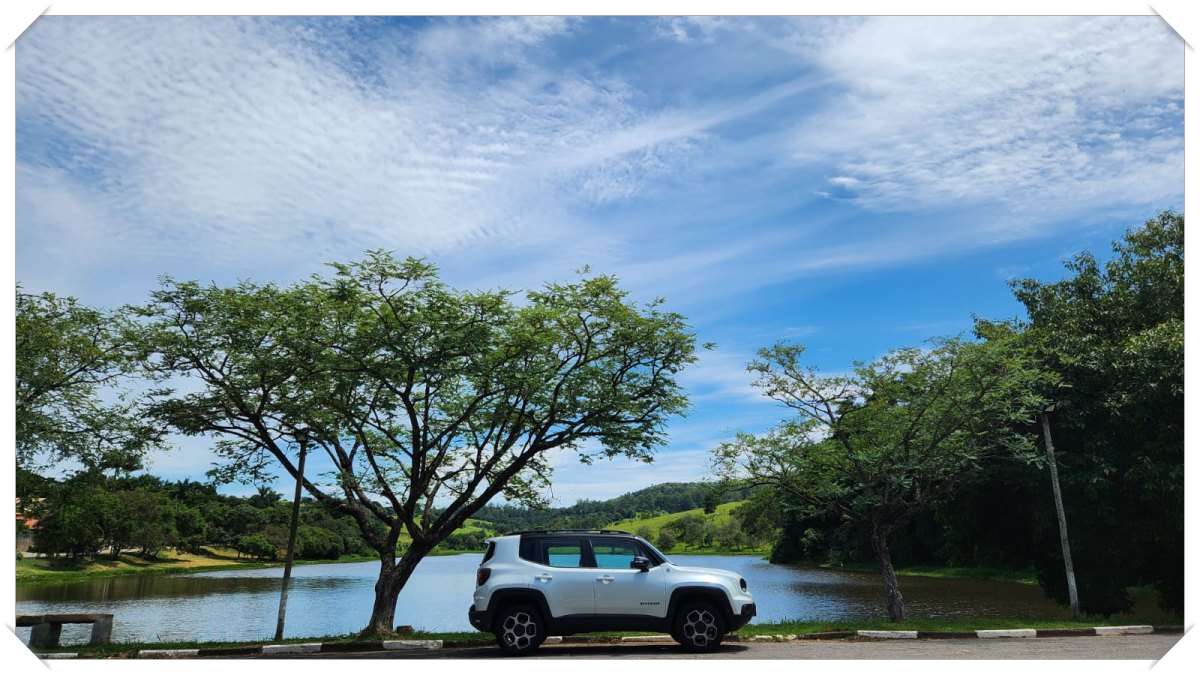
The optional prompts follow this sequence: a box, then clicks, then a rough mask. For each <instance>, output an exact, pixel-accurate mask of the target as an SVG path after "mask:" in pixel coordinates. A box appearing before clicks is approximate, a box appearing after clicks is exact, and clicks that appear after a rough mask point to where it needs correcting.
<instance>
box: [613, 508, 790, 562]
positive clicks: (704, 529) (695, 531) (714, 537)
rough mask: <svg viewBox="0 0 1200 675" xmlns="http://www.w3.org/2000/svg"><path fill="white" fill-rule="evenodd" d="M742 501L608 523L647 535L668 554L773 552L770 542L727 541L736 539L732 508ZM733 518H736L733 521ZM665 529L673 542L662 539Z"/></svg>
mask: <svg viewBox="0 0 1200 675" xmlns="http://www.w3.org/2000/svg"><path fill="white" fill-rule="evenodd" d="M742 503H743V502H740V501H738V502H728V503H725V504H719V505H717V508H716V511H714V512H713V513H705V512H704V509H703V508H696V509H689V510H687V511H679V512H676V513H668V514H665V515H657V516H653V517H642V518H637V517H635V518H626V519H625V520H619V521H617V522H615V523H611V524H610V525H608V526H607V527H608V528H609V529H614V530H625V531H626V532H633V533H635V534H639V535H641V536H644V537H646V538H647V539H649V540H650V541H651V543H653V544H655V545H656V546H658V547H659V548H660V549H662V550H663V552H664V553H667V554H668V555H669V554H671V553H685V554H687V553H695V554H699V553H710V554H711V553H719V554H753V555H766V554H768V553H770V552H771V543H770V542H758V541H749V540H747V541H744V542H742V543H740V544H732V545H731V544H729V543H727V542H728V540H731V539H732V540H736V539H737V537H736V536H735V535H732V532H730V530H731V529H732V530H738V529H740V528H738V526H737V522H736V520H735V516H734V513H733V512H734V511H735V510H736V509H737V508H738V507H739V506H741V505H742ZM687 521H690V522H687ZM731 521H735V522H733V523H731ZM685 523H687V524H685ZM663 530H668V531H670V532H671V534H672V536H673V538H674V539H675V544H674V545H673V546H669V547H667V546H666V545H665V544H666V543H667V542H665V541H663ZM705 542H707V543H705Z"/></svg>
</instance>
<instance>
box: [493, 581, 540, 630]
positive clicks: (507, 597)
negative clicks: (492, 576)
mask: <svg viewBox="0 0 1200 675" xmlns="http://www.w3.org/2000/svg"><path fill="white" fill-rule="evenodd" d="M510 605H532V606H533V607H534V608H535V609H537V611H538V612H540V613H541V615H542V622H543V623H545V624H547V625H549V624H550V622H551V621H553V620H554V617H553V616H552V615H551V614H550V605H549V603H547V602H546V596H544V595H542V593H541V592H540V591H535V590H533V589H528V588H502V589H500V590H497V591H496V592H494V593H492V598H491V600H490V601H489V602H488V619H487V626H485V628H486V629H487V630H488V631H489V632H491V631H492V630H494V629H495V627H496V615H498V614H499V613H500V610H502V609H504V608H505V607H508V606H510Z"/></svg>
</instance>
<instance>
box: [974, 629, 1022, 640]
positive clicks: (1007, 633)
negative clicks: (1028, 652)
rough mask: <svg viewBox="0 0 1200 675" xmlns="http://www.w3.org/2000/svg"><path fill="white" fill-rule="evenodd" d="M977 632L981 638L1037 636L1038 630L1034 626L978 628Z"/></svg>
mask: <svg viewBox="0 0 1200 675" xmlns="http://www.w3.org/2000/svg"><path fill="white" fill-rule="evenodd" d="M975 634H976V635H977V636H979V638H980V639H983V640H988V639H996V638H1035V637H1037V631H1036V630H1034V629H1033V628H1009V629H1004V630H977V631H975Z"/></svg>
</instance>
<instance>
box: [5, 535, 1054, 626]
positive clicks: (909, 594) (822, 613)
mask: <svg viewBox="0 0 1200 675" xmlns="http://www.w3.org/2000/svg"><path fill="white" fill-rule="evenodd" d="M479 558H480V556H479V555H478V554H463V555H455V556H439V557H431V558H427V559H425V560H424V561H422V563H421V564H420V565H419V566H418V567H417V570H416V572H415V573H414V574H413V577H412V579H411V580H410V581H409V584H408V586H407V587H406V588H405V589H404V592H403V593H401V594H400V601H399V603H398V604H397V608H396V623H397V624H400V625H405V624H407V625H412V626H416V627H417V628H420V629H424V630H432V631H469V630H471V627H470V624H468V623H467V619H466V611H467V606H468V605H469V604H470V602H471V595H472V591H473V589H474V586H475V568H476V566H477V565H478V564H479ZM671 558H672V560H673V561H674V562H676V563H677V564H680V565H689V566H696V567H718V568H723V569H728V570H733V571H735V572H738V573H739V574H741V575H742V576H743V577H745V578H746V580H747V581H748V582H749V584H750V590H751V592H752V593H753V594H754V597H755V601H756V603H757V605H758V612H759V616H758V617H757V618H756V619H755V622H757V623H763V622H770V621H779V620H784V619H831V620H832V619H862V618H882V617H885V616H886V611H885V608H884V606H883V598H882V591H881V589H880V584H879V580H878V576H877V575H875V574H866V573H855V572H844V571H839V570H827V569H817V568H811V567H792V566H785V565H771V564H769V563H767V562H766V561H765V560H762V559H759V558H754V557H749V556H685V555H679V556H672V557H671ZM378 571H379V564H378V563H369V562H368V563H343V564H333V565H308V566H302V567H297V568H295V569H294V570H293V571H292V575H293V576H292V583H291V587H290V589H289V591H288V615H287V630H286V631H285V635H286V636H288V637H294V636H322V635H344V634H347V633H352V632H355V631H357V630H360V629H361V628H362V627H363V626H364V625H366V622H367V619H368V618H369V616H370V612H371V604H372V602H373V600H374V584H375V578H376V575H377V574H378ZM281 576H282V570H281V569H280V568H267V569H254V570H248V569H232V570H224V571H218V572H200V573H196V574H188V575H168V576H160V575H146V576H140V577H121V578H114V579H98V580H94V581H87V582H80V583H73V584H62V585H47V586H18V587H17V596H16V599H17V607H16V611H17V613H18V614H40V613H51V612H54V613H61V612H109V613H112V614H113V615H114V619H113V640H114V641H117V642H120V641H165V640H267V639H270V638H271V637H272V636H273V635H274V632H275V617H276V612H277V610H278V606H279V588H280V578H281ZM900 583H901V590H902V591H903V593H904V599H905V606H906V609H907V611H908V614H909V615H910V616H912V617H991V616H996V617H1000V616H1005V617H1012V616H1019V617H1028V618H1034V617H1047V618H1050V617H1054V618H1061V617H1066V616H1069V614H1068V613H1067V612H1066V611H1065V610H1064V609H1063V608H1060V607H1058V606H1057V605H1055V604H1054V603H1052V602H1050V601H1049V600H1047V599H1046V598H1045V597H1044V596H1043V594H1042V591H1041V589H1039V588H1038V587H1036V586H1023V585H1019V584H1011V583H1001V582H988V581H975V580H950V579H931V578H920V577H904V578H902V579H901V581H900ZM29 630H30V629H28V628H24V629H18V631H19V634H20V635H21V636H22V639H24V640H26V641H28V639H29ZM74 633H75V631H74V630H73V629H71V628H70V627H64V630H63V643H64V644H71V643H72V641H76V642H86V641H87V637H88V633H87V628H86V627H81V628H80V630H79V631H78V633H79V635H78V636H77V637H76V636H75V635H74Z"/></svg>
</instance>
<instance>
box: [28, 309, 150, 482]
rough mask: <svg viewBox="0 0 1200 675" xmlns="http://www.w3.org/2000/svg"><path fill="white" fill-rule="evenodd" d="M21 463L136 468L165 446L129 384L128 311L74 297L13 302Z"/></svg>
mask: <svg viewBox="0 0 1200 675" xmlns="http://www.w3.org/2000/svg"><path fill="white" fill-rule="evenodd" d="M16 311H17V316H16V331H15V337H16V356H17V360H16V370H15V375H16V415H15V427H16V456H17V465H18V466H19V467H22V468H24V469H27V470H36V469H37V468H39V466H41V465H42V464H43V463H47V464H52V463H55V462H60V461H64V460H73V461H76V462H79V463H80V464H82V465H83V466H84V467H86V468H88V469H97V468H119V469H125V470H131V469H136V468H138V467H140V466H141V458H142V457H143V456H144V455H145V453H146V452H148V451H149V450H151V449H156V448H161V447H162V441H163V438H164V435H163V431H162V430H161V428H160V427H158V426H157V425H154V424H150V423H148V421H147V420H146V419H145V417H144V415H142V414H140V412H139V410H140V409H141V406H142V403H143V397H139V396H134V395H133V394H132V393H131V392H130V390H129V389H128V387H126V386H124V385H125V380H126V379H127V378H128V376H129V375H131V374H133V372H134V371H135V370H136V369H137V363H136V361H135V360H134V359H133V357H132V354H131V352H130V350H129V340H128V334H127V329H128V320H127V317H126V314H125V312H111V313H109V312H104V311H101V310H98V309H93V308H90V307H85V306H83V305H81V304H79V303H78V302H77V301H76V300H75V299H74V298H61V297H58V296H56V295H54V294H51V293H42V294H40V295H34V294H29V293H22V292H21V289H20V286H18V287H17V301H16Z"/></svg>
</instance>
